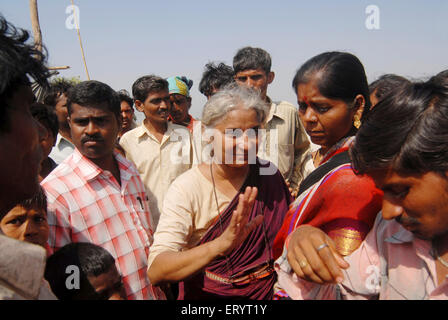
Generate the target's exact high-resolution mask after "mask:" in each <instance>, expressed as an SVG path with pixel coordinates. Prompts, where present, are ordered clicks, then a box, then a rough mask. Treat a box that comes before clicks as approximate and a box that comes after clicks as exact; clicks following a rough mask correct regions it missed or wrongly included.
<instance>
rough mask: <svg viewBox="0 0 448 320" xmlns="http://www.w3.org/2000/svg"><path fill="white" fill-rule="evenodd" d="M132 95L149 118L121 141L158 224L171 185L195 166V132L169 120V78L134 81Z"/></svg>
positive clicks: (155, 222)
mask: <svg viewBox="0 0 448 320" xmlns="http://www.w3.org/2000/svg"><path fill="white" fill-rule="evenodd" d="M132 95H133V96H134V103H135V107H136V109H137V110H138V111H140V112H143V113H144V114H145V120H144V121H143V123H142V125H141V126H139V127H137V128H135V129H133V130H131V131H128V132H126V133H125V134H124V135H123V136H122V137H121V139H120V145H121V147H122V148H123V149H124V151H125V154H126V158H128V159H129V160H131V161H132V162H134V164H135V166H136V167H137V169H138V171H139V173H140V176H141V178H142V180H143V183H144V185H145V187H146V191H147V193H148V196H149V199H148V200H149V205H150V210H151V215H152V219H153V222H154V226H157V223H158V222H159V216H160V209H161V208H162V204H163V200H164V197H165V194H166V192H167V190H168V187H169V185H170V184H171V182H173V180H174V179H176V178H177V177H178V176H179V175H180V174H182V173H183V172H185V171H187V170H188V169H190V168H191V166H192V163H193V147H192V142H191V136H190V132H189V131H188V129H187V128H185V127H184V126H180V125H177V124H173V123H171V122H169V121H168V117H169V114H170V110H171V102H170V95H169V91H168V82H167V81H166V80H165V79H162V78H160V77H158V76H155V75H149V76H144V77H141V78H139V79H137V80H136V81H135V82H134V84H133V85H132Z"/></svg>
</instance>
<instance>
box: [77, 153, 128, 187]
mask: <svg viewBox="0 0 448 320" xmlns="http://www.w3.org/2000/svg"><path fill="white" fill-rule="evenodd" d="M114 157H115V160H117V163H118V169H119V170H120V179H121V185H122V186H123V187H124V186H125V185H126V183H125V182H126V181H128V180H129V179H130V178H131V177H132V172H131V163H130V162H129V161H128V160H126V159H125V158H124V157H123V156H122V155H121V154H120V153H118V152H116V151H114ZM72 164H73V165H74V167H76V168H77V169H78V170H79V174H80V175H81V176H82V177H83V178H84V179H85V180H86V181H90V180H93V179H96V178H97V177H98V176H100V175H104V176H105V177H107V176H108V175H106V173H105V171H104V170H103V169H101V168H100V167H98V166H97V165H96V164H95V163H93V162H92V161H91V160H90V159H89V158H87V157H86V156H84V155H82V154H81V152H79V150H78V149H77V148H75V150H74V151H73V157H72ZM109 175H111V174H110V173H109Z"/></svg>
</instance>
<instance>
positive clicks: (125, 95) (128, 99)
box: [117, 89, 134, 108]
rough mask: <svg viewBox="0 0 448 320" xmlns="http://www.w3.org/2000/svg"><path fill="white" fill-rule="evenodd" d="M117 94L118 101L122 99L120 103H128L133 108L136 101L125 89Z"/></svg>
mask: <svg viewBox="0 0 448 320" xmlns="http://www.w3.org/2000/svg"><path fill="white" fill-rule="evenodd" d="M117 94H118V99H120V103H121V102H122V101H126V102H127V103H128V104H129V105H130V106H131V108H132V106H133V105H134V100H133V99H132V98H131V96H130V95H129V93H128V92H127V91H126V90H125V89H121V90H120V91H118V92H117Z"/></svg>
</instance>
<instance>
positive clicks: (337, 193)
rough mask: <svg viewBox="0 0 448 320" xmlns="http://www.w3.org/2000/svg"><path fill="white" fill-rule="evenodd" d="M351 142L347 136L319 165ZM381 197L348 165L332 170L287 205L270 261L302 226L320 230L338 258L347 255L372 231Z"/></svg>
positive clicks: (369, 181)
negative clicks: (336, 251)
mask: <svg viewBox="0 0 448 320" xmlns="http://www.w3.org/2000/svg"><path fill="white" fill-rule="evenodd" d="M353 140H354V137H349V138H345V139H343V140H341V141H340V142H339V143H337V144H336V145H335V146H334V147H332V148H331V149H330V150H329V151H328V152H327V154H326V155H325V157H324V159H323V160H322V162H321V163H320V165H322V164H323V163H325V162H327V161H329V160H330V159H331V158H332V157H334V156H335V155H337V154H340V153H342V152H344V151H347V150H348V149H349V147H350V145H351V144H352V143H353ZM382 197H383V193H382V191H381V190H379V189H377V188H376V187H375V184H374V182H373V180H372V179H371V178H369V177H367V176H357V175H355V173H354V172H353V169H352V166H351V164H350V163H345V164H342V165H339V166H337V167H336V168H333V169H332V170H330V171H329V172H328V173H326V174H325V175H324V176H323V177H322V178H321V179H320V180H319V181H318V182H316V183H315V184H314V185H312V186H310V187H309V188H308V189H307V190H305V191H304V192H303V193H302V194H301V195H300V196H299V197H298V198H297V199H296V200H295V201H294V203H293V204H292V205H291V208H290V209H289V211H288V213H287V215H286V217H285V220H284V222H283V225H282V227H281V229H280V231H279V233H278V234H277V237H276V238H275V241H274V259H277V258H279V257H280V256H281V254H282V252H283V247H284V244H285V241H286V238H287V237H288V235H289V234H291V233H292V232H293V231H294V230H295V229H296V228H297V227H298V226H300V225H303V224H308V225H311V226H314V227H318V228H320V229H322V230H323V231H324V232H325V233H327V234H328V235H329V236H330V238H332V240H333V241H334V242H335V244H336V248H337V250H338V252H339V253H340V254H341V255H348V254H350V253H351V252H353V251H354V250H355V249H356V248H357V247H358V246H359V245H360V244H361V242H362V240H363V239H364V238H365V237H366V235H367V233H368V232H369V230H370V229H371V228H372V226H373V223H374V221H375V217H376V215H377V213H378V212H379V211H380V210H381V203H382Z"/></svg>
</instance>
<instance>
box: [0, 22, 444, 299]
mask: <svg viewBox="0 0 448 320" xmlns="http://www.w3.org/2000/svg"><path fill="white" fill-rule="evenodd" d="M271 64H272V63H271V56H270V54H269V53H268V52H266V51H265V50H264V49H261V48H254V47H249V46H248V47H244V48H241V49H239V50H238V51H237V53H236V54H235V56H234V58H233V65H232V66H228V65H225V64H224V63H208V64H207V65H206V66H205V68H204V73H203V75H202V79H201V81H200V84H199V91H200V92H201V93H202V94H204V96H206V98H207V102H206V104H205V105H204V106H203V108H202V116H201V117H200V119H195V118H194V117H193V116H192V115H191V114H190V108H191V105H192V104H193V103H194V101H192V97H191V94H190V90H191V89H192V87H193V81H192V80H190V79H189V78H188V77H186V76H181V75H174V76H171V77H168V78H164V77H161V76H158V75H154V74H148V75H145V76H142V77H140V78H138V79H136V80H135V82H134V83H133V84H132V92H131V93H128V92H127V91H126V90H120V91H115V90H114V89H112V88H111V87H110V86H109V85H107V84H106V83H103V82H100V81H96V80H89V81H82V82H80V83H76V84H75V83H72V82H70V81H66V80H64V79H58V80H57V81H51V82H49V78H50V77H51V74H50V72H49V70H48V68H47V66H46V54H45V51H44V52H41V51H38V50H37V49H35V47H34V45H33V43H32V42H30V41H29V35H28V32H27V31H24V30H22V29H18V28H16V27H14V26H13V25H12V24H11V23H9V22H7V21H6V20H5V19H4V18H2V17H0V119H1V122H0V150H1V156H0V168H1V170H0V186H1V193H0V252H1V254H0V299H2V300H3V299H61V300H167V299H168V300H177V299H179V300H197V299H199V300H220V299H228V300H241V299H246V300H289V299H300V300H302V299H447V298H448V280H447V276H448V122H447V121H448V120H447V119H448V71H442V72H440V73H439V74H437V75H434V76H433V77H432V78H431V79H429V80H426V81H423V80H422V81H411V80H408V79H406V78H405V77H402V76H399V75H395V74H385V75H383V76H381V77H380V78H378V79H377V80H375V81H373V82H372V83H371V84H370V85H369V84H368V81H367V77H366V72H365V70H364V66H363V64H362V62H361V61H360V60H359V59H358V58H357V57H356V56H355V55H353V54H351V53H347V52H336V51H333V52H324V53H321V54H318V55H316V56H314V57H311V58H310V59H309V60H308V61H306V62H305V63H303V64H302V65H301V66H299V68H298V70H297V72H296V74H295V76H294V78H293V79H292V89H293V90H294V92H295V94H296V96H297V107H296V106H295V105H294V104H291V103H289V102H286V101H282V100H273V99H271V97H270V96H269V95H268V87H269V85H270V84H271V83H272V82H273V81H274V79H275V73H274V71H273V70H271ZM33 83H34V84H33ZM32 84H33V85H39V86H40V87H41V89H42V92H43V95H42V97H41V98H40V99H39V101H37V100H36V98H35V96H34V94H33V91H32V89H31V88H32V86H31V85H32ZM134 108H135V109H136V110H137V111H138V112H142V113H143V114H144V120H143V121H142V123H140V124H139V123H137V122H136V117H135V110H134Z"/></svg>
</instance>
